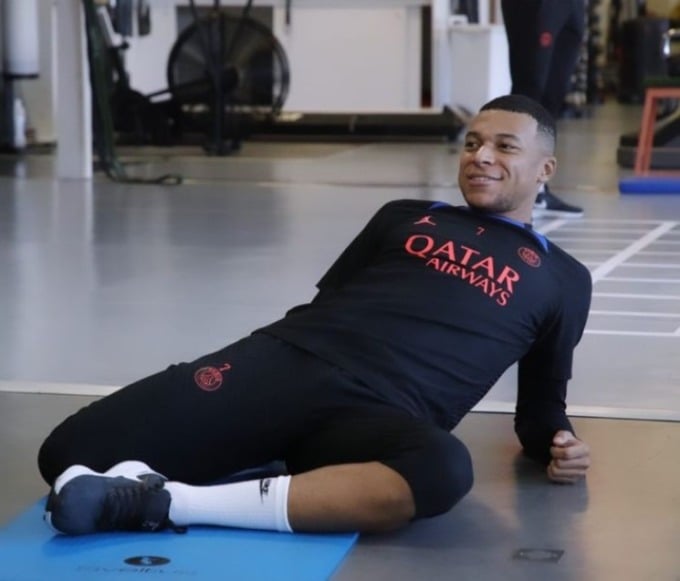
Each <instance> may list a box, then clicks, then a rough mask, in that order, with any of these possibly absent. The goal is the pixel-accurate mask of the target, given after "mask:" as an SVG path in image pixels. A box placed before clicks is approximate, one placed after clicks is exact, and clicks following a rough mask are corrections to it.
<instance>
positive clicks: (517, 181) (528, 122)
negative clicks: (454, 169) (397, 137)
mask: <svg viewBox="0 0 680 581" xmlns="http://www.w3.org/2000/svg"><path fill="white" fill-rule="evenodd" d="M537 128H538V124H537V122H536V120H535V119H534V118H533V117H531V116H530V115H526V114H524V113H515V112H510V111H503V110H495V109H490V110H486V111H482V112H481V113H480V114H479V115H477V116H476V117H475V118H474V119H473V120H472V122H471V123H470V126H469V128H468V132H467V134H466V136H465V144H464V149H463V152H462V153H461V157H460V166H459V170H458V183H459V185H460V189H461V190H462V192H463V196H464V197H465V201H466V202H467V203H468V205H469V206H470V207H472V208H474V209H476V210H480V211H483V212H489V213H493V214H499V215H503V216H507V217H508V218H514V219H516V220H520V221H522V222H530V221H531V209H532V207H533V204H534V200H535V199H536V194H537V193H538V190H539V187H540V185H541V184H542V183H545V182H547V181H548V180H549V179H550V178H551V177H552V175H553V174H554V172H555V168H556V162H555V158H554V157H553V155H552V151H551V148H550V145H549V143H548V141H547V140H546V139H545V137H544V136H543V135H541V133H540V132H538V131H537Z"/></svg>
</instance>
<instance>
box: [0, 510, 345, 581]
mask: <svg viewBox="0 0 680 581" xmlns="http://www.w3.org/2000/svg"><path fill="white" fill-rule="evenodd" d="M44 506H45V500H44V499H43V500H41V501H39V502H38V503H37V504H35V505H33V506H32V507H31V508H30V509H29V510H27V511H26V512H24V513H23V514H21V515H20V516H19V517H18V518H17V519H16V520H14V521H13V522H11V523H10V524H9V525H7V526H6V527H5V528H3V529H2V530H0V581H29V580H30V581H47V580H48V579H55V580H57V579H58V580H59V581H62V580H64V581H79V580H82V581H96V580H98V579H139V578H145V579H173V580H174V579H182V580H184V581H187V580H196V581H210V580H213V579H214V580H215V581H217V580H219V581H225V580H232V579H233V580H235V581H260V580H262V581H265V580H272V581H274V580H277V581H280V580H291V581H292V580H295V581H306V580H309V581H320V580H323V579H328V578H329V577H330V576H331V575H332V574H333V572H334V571H335V570H336V569H337V568H338V566H339V565H340V563H341V562H342V560H343V559H344V557H345V556H346V555H347V553H348V552H349V550H350V549H351V548H352V545H353V544H354V543H355V541H356V539H357V536H358V535H356V534H343V535H309V534H288V533H277V532H262V531H249V530H239V529H225V528H212V527H190V528H189V530H188V532H187V533H186V534H177V533H174V532H170V531H164V532H160V533H105V534H96V535H86V536H80V537H67V536H63V535H55V534H54V533H53V532H52V531H51V530H50V529H49V528H48V527H47V525H46V524H45V523H44V522H43V520H42V513H43V509H44ZM140 575H141V577H140Z"/></svg>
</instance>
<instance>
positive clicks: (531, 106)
mask: <svg viewBox="0 0 680 581" xmlns="http://www.w3.org/2000/svg"><path fill="white" fill-rule="evenodd" d="M481 111H510V112H512V113H524V114H525V115H529V116H530V117H532V118H533V119H534V120H535V121H536V124H537V126H538V127H537V131H538V132H539V133H541V134H542V135H543V136H544V137H545V139H546V143H547V145H548V148H549V150H550V153H553V152H554V151H555V140H556V139H557V125H556V124H555V118H554V117H553V116H552V115H551V114H550V113H549V112H548V110H547V109H546V108H545V107H543V105H541V104H540V103H539V102H538V101H535V100H534V99H531V98H529V97H525V96H524V95H503V96H502V97H496V98H495V99H492V100H491V101H489V102H488V103H486V105H483V106H482V108H481V109H480V112H481Z"/></svg>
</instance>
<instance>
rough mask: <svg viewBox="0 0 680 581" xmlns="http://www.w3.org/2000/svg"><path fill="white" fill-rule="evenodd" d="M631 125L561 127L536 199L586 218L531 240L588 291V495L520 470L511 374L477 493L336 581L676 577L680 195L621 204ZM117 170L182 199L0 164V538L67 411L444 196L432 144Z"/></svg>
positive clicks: (442, 156) (484, 432)
mask: <svg viewBox="0 0 680 581" xmlns="http://www.w3.org/2000/svg"><path fill="white" fill-rule="evenodd" d="M639 115H640V110H639V108H636V107H621V106H618V105H616V104H608V105H606V106H601V107H598V108H597V109H596V110H595V111H594V113H593V117H592V118H589V119H578V120H568V121H563V122H561V126H560V129H561V137H560V139H561V141H560V148H559V160H560V169H559V171H558V175H557V178H556V179H555V181H554V183H553V186H554V190H555V191H556V192H558V193H559V194H560V195H562V196H563V197H564V198H565V199H566V200H567V201H569V202H572V203H576V204H579V205H582V206H584V207H585V209H586V216H585V218H583V219H580V220H566V221H565V220H542V221H539V222H537V224H536V226H537V227H538V228H539V229H541V230H542V231H544V232H546V234H547V235H548V236H549V237H550V238H551V239H552V240H554V241H555V242H557V243H558V244H560V245H561V246H563V247H564V248H565V249H566V250H568V251H570V252H572V253H573V254H574V255H575V256H576V257H577V258H579V259H580V260H582V261H583V262H584V263H585V264H586V265H587V266H588V267H589V268H590V269H591V271H592V273H593V279H594V281H595V286H594V299H593V306H592V312H591V317H590V320H589V323H588V327H587V330H586V334H585V336H584V338H583V341H582V342H581V344H580V346H579V348H578V350H577V354H576V362H575V373H574V379H573V381H572V382H571V384H570V392H569V403H570V408H569V410H570V413H571V414H572V415H574V416H577V417H576V419H575V420H574V423H575V426H576V429H577V431H578V433H579V435H580V436H581V437H582V438H583V439H584V440H586V441H588V442H589V444H590V445H591V447H592V449H593V467H592V469H591V473H590V475H589V477H588V479H587V480H586V481H585V482H583V483H581V484H579V485H577V486H558V485H552V484H549V483H547V482H546V480H545V477H544V475H543V473H542V471H541V469H540V468H538V467H537V466H536V465H534V464H532V463H531V462H529V461H527V460H525V459H524V458H522V457H521V455H519V454H518V452H519V448H518V444H517V441H516V439H515V437H514V434H513V432H512V416H511V415H510V412H511V411H512V408H513V401H514V386H513V372H514V370H510V371H509V372H508V373H507V374H506V376H504V377H503V378H502V379H501V380H500V381H499V383H498V385H497V386H496V387H494V389H493V390H492V391H491V392H490V393H489V395H488V396H487V397H486V398H485V399H484V400H483V401H482V402H481V404H480V405H479V406H478V408H477V411H476V412H475V413H473V414H471V415H470V416H468V417H467V418H466V419H465V420H464V421H463V422H462V424H461V425H460V427H459V429H458V430H457V433H458V434H459V435H460V436H461V437H462V438H463V440H464V441H465V442H466V443H468V445H469V447H470V449H471V451H472V454H473V457H474V461H475V470H476V483H475V487H474V489H473V492H472V493H471V494H470V495H469V496H468V497H467V498H466V499H465V500H464V501H463V502H462V503H461V504H460V505H459V506H457V507H456V508H454V509H453V510H452V511H451V512H450V513H448V514H447V515H444V516H441V517H438V518H435V519H431V520H428V521H423V522H418V523H415V524H414V525H412V526H411V527H409V528H408V529H406V530H403V531H401V532H398V533H395V534H390V535H382V536H374V537H363V538H361V539H360V541H359V543H358V545H357V546H356V547H355V548H354V550H353V551H352V552H351V553H350V555H349V557H348V558H347V559H346V561H345V562H344V563H343V565H342V566H341V568H340V570H339V571H338V572H337V574H336V576H335V578H336V579H338V580H350V579H352V580H356V579H367V580H368V579H370V580H381V579H390V580H394V579H404V580H411V579H414V580H415V579H418V580H420V579H471V580H472V579H474V580H486V579H490V580H495V579H517V580H520V579H521V580H525V579H528V580H537V581H539V580H540V581H543V580H545V579H556V580H561V579H565V580H567V579H568V580H591V579H592V580H596V581H600V580H604V581H606V580H609V579H616V580H628V579H630V580H638V579H639V580H647V579H649V580H657V579H660V580H666V579H668V580H672V581H679V580H680V552H679V551H678V548H679V547H680V462H679V461H678V449H680V425H679V424H678V423H677V422H678V421H680V363H679V360H680V359H679V357H678V355H679V354H680V196H672V195H670V196H621V195H619V194H618V193H617V181H618V177H619V175H621V172H620V171H619V169H618V168H617V166H616V163H615V159H616V147H617V140H618V136H619V134H620V133H622V132H626V131H630V130H631V129H633V130H634V129H635V128H636V126H637V123H638V121H639ZM122 154H123V155H124V156H125V159H126V160H127V161H130V162H131V164H130V166H129V169H130V172H131V173H134V174H135V175H145V176H148V177H153V176H158V175H161V174H163V173H168V172H178V173H181V174H182V175H183V176H184V177H185V183H184V185H182V186H179V187H172V186H155V185H124V184H115V183H112V182H110V181H108V180H107V179H106V178H103V177H101V176H97V177H96V178H95V179H94V180H93V181H69V180H56V179H54V177H53V175H54V159H53V158H52V157H51V156H49V155H41V156H38V155H36V156H27V157H24V158H21V159H17V158H15V157H11V156H6V157H4V158H0V321H1V323H2V324H1V325H0V437H1V441H2V444H3V445H2V446H1V447H0V465H2V467H3V474H4V476H3V483H2V488H1V490H2V494H0V524H4V523H6V522H8V521H9V520H10V519H11V518H12V517H13V516H15V515H16V514H18V513H19V512H21V511H22V510H23V509H24V508H26V507H27V506H28V505H29V504H30V503H32V502H33V501H34V500H36V499H37V498H39V497H40V496H42V495H43V494H45V492H46V488H45V486H44V484H43V483H42V482H41V480H40V478H39V476H38V473H37V469H36V467H35V455H36V451H37V448H38V446H39V444H40V442H41V441H42V439H43V438H44V436H45V435H46V434H47V433H48V432H49V431H50V430H51V428H52V427H53V426H54V425H56V424H57V423H58V422H59V421H61V420H62V419H63V418H64V417H65V416H66V415H67V414H69V413H72V412H73V411H75V410H76V409H78V408H79V407H81V406H82V405H85V404H86V403H88V402H89V401H92V399H93V398H94V397H99V396H101V395H103V394H105V393H109V392H110V391H112V390H113V389H115V388H116V387H118V386H121V385H124V384H125V383H128V382H130V381H132V380H135V379H137V378H139V377H141V376H143V375H146V374H149V373H152V372H155V371H157V370H159V369H161V368H164V367H165V366H167V365H168V364H169V363H171V362H174V361H178V360H189V359H191V358H193V357H195V356H197V355H200V354H203V353H205V352H208V351H210V350H214V349H217V348H219V347H221V346H223V345H224V344H226V343H228V342H230V341H232V340H234V339H237V338H239V337H241V336H242V335H244V334H246V333H248V332H250V331H251V330H252V329H254V328H256V327H257V326H258V325H261V324H265V323H267V322H270V321H271V320H273V319H274V318H277V317H280V316H281V315H282V314H283V313H284V312H285V310H286V309H287V308H289V307H290V306H292V305H294V304H297V303H299V302H303V301H305V300H307V299H309V298H310V297H311V296H312V295H313V293H314V283H315V282H316V280H317V279H318V278H319V277H320V275H321V274H322V273H323V272H324V271H325V269H326V267H327V266H328V265H329V264H330V262H331V261H332V260H333V259H334V258H335V256H336V255H337V254H338V253H339V252H340V251H341V250H342V248H343V247H344V246H345V244H346V243H347V242H349V240H350V239H351V238H352V237H353V236H354V235H355V233H356V232H357V231H358V230H359V229H360V228H361V227H362V226H363V224H364V223H365V221H366V220H367V219H368V218H369V216H370V215H371V214H372V213H373V211H375V210H376V209H377V208H378V207H379V206H380V205H381V204H383V203H384V202H386V201H388V200H391V199H395V198H404V197H415V198H422V199H432V200H435V199H441V200H445V201H450V202H453V203H458V202H460V201H461V200H462V198H461V197H460V193H459V192H458V190H457V187H456V185H455V184H456V171H457V161H458V157H457V154H456V146H455V145H453V146H450V145H447V144H443V143H431V142H430V143H408V144H403V143H383V144H352V143H324V144H309V143H308V144H301V143H298V144H284V143H257V142H246V143H245V144H244V147H243V150H242V151H241V152H240V153H239V154H238V155H234V156H232V157H227V158H211V157H205V156H204V155H203V154H202V153H201V152H200V151H198V150H192V149H182V150H162V149H145V150H132V149H128V150H124V151H122ZM122 429H124V428H122ZM0 572H1V566H0ZM0 578H1V574H0Z"/></svg>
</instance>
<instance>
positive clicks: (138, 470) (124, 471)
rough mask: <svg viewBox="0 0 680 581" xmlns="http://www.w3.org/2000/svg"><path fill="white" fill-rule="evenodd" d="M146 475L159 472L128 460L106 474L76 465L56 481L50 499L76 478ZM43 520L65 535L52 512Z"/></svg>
mask: <svg viewBox="0 0 680 581" xmlns="http://www.w3.org/2000/svg"><path fill="white" fill-rule="evenodd" d="M145 474H158V472H156V471H154V470H152V469H151V468H150V467H149V466H148V465H146V464H144V462H140V461H139V460H126V461H124V462H119V463H118V464H116V465H115V466H113V467H111V468H109V469H108V470H107V471H106V472H97V471H95V470H92V469H91V468H88V467H87V466H83V465H82V464H74V465H73V466H70V467H69V468H67V469H66V470H65V471H64V472H62V473H61V474H60V475H59V477H58V478H57V479H56V480H55V481H54V486H53V487H52V490H51V491H50V494H49V497H52V496H53V495H54V496H58V495H59V493H60V492H61V489H62V488H63V487H64V486H65V485H66V484H68V483H69V482H71V481H72V480H73V479H74V478H78V477H79V476H108V477H112V478H115V477H116V476H124V477H126V478H130V479H131V480H139V479H140V478H141V477H142V476H144V475H145ZM49 505H50V502H49V498H48V501H47V506H49ZM43 520H44V521H45V523H47V526H49V527H50V528H51V529H52V530H53V531H54V532H56V533H59V534H64V533H63V532H62V531H60V530H59V529H58V528H56V527H55V526H54V525H53V524H52V512H51V511H49V510H45V513H44V514H43Z"/></svg>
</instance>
